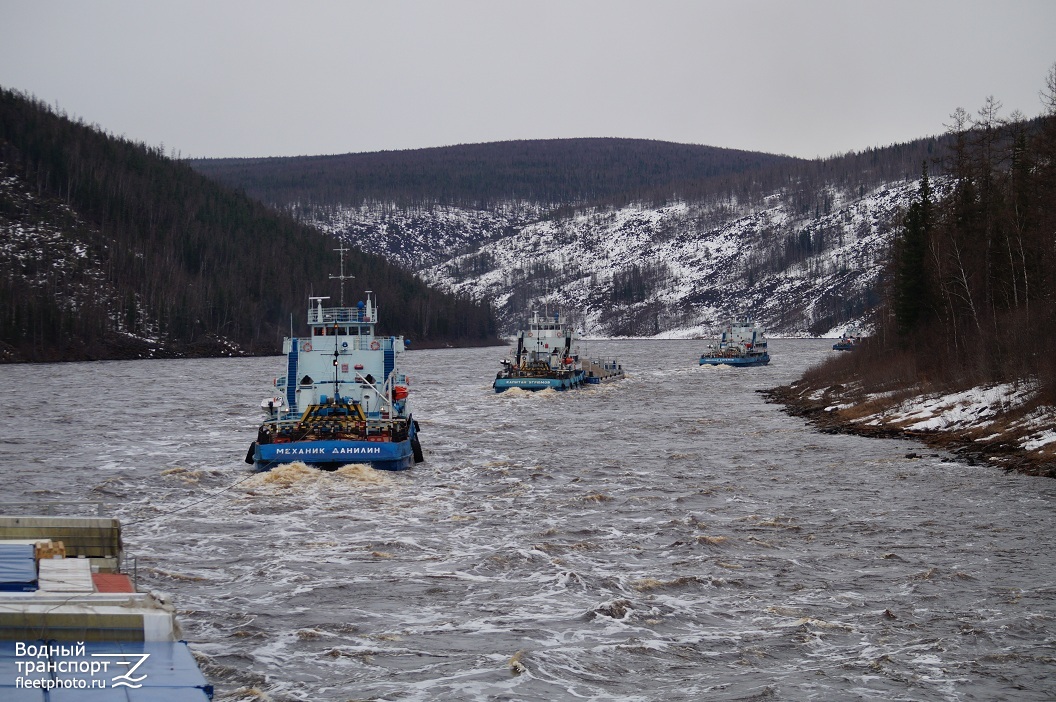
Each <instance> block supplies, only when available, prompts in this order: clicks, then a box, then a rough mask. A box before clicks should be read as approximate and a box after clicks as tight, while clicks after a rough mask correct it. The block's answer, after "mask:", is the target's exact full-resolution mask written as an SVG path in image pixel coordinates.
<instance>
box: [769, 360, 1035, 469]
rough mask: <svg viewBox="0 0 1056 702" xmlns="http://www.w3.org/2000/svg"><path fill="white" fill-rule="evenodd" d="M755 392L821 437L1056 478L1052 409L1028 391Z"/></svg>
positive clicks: (802, 387)
mask: <svg viewBox="0 0 1056 702" xmlns="http://www.w3.org/2000/svg"><path fill="white" fill-rule="evenodd" d="M759 392H760V393H762V394H763V395H764V396H765V397H766V399H767V401H768V402H771V403H774V404H779V405H782V406H783V408H784V411H785V412H787V413H788V414H790V415H792V416H796V417H803V418H804V419H806V420H807V421H808V422H810V423H811V424H812V425H813V426H814V427H815V428H816V429H818V430H819V431H822V432H825V433H832V434H838V433H843V434H854V435H857V436H866V437H876V438H885V439H911V440H914V441H918V442H920V443H923V444H925V445H926V446H928V447H931V448H933V449H937V450H942V451H945V452H948V453H950V454H952V455H953V456H955V457H956V458H957V459H958V460H962V461H965V462H967V463H969V464H972V465H989V466H993V467H995V468H998V469H1001V470H1005V471H1008V472H1012V471H1015V472H1019V473H1024V474H1027V475H1037V476H1044V477H1050V478H1056V431H1054V428H1056V421H1054V419H1056V408H1053V407H1051V406H1048V405H1044V404H1041V403H1040V402H1038V401H1037V400H1036V398H1034V397H1033V395H1032V392H1031V389H1030V387H1029V386H1025V385H1021V386H1011V385H1008V386H1006V385H1002V386H992V387H980V388H971V389H967V390H961V391H958V392H940V391H936V390H928V389H921V388H916V389H912V390H902V391H897V392H888V393H874V394H869V393H865V392H863V391H862V390H861V389H859V388H856V387H848V386H845V385H839V384H837V385H831V386H817V385H811V384H809V383H806V382H804V381H799V382H796V383H792V384H790V385H783V386H780V387H776V388H771V389H769V390H761V391H759ZM906 457H907V458H920V457H922V456H921V455H920V454H919V453H917V452H915V451H909V452H907V454H906Z"/></svg>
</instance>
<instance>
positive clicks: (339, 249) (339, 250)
mask: <svg viewBox="0 0 1056 702" xmlns="http://www.w3.org/2000/svg"><path fill="white" fill-rule="evenodd" d="M350 250H351V249H346V248H345V242H343V241H341V242H339V243H338V245H337V248H336V249H334V251H337V253H338V255H339V257H340V259H341V275H332V276H330V280H340V281H341V297H340V306H341V307H344V306H345V281H346V280H352V279H353V278H355V277H356V276H354V275H345V252H346V251H350Z"/></svg>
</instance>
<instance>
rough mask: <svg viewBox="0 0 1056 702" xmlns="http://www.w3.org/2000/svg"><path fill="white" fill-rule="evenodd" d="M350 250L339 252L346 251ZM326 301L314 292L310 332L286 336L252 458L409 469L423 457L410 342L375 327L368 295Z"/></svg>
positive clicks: (261, 463) (261, 462)
mask: <svg viewBox="0 0 1056 702" xmlns="http://www.w3.org/2000/svg"><path fill="white" fill-rule="evenodd" d="M345 250H346V249H344V248H340V249H338V251H340V252H341V253H342V255H343V254H344V251H345ZM341 264H342V265H341V275H340V276H331V278H339V279H340V280H341V281H342V293H341V297H342V299H341V306H340V307H324V306H323V301H324V300H328V299H330V298H328V297H310V298H309V306H308V328H309V332H308V336H307V337H304V338H297V337H291V338H287V339H286V340H285V341H284V342H283V353H284V354H285V356H286V360H285V363H284V369H283V370H284V374H283V375H281V376H280V377H278V378H276V379H275V383H274V384H275V387H276V388H277V390H278V394H277V395H276V396H274V397H268V398H265V399H264V400H263V401H262V402H261V403H260V406H261V409H262V410H264V412H265V415H266V417H265V419H264V421H263V423H262V424H261V425H260V428H259V429H258V430H257V440H256V441H254V442H253V443H252V444H251V445H250V447H249V453H248V454H247V455H246V463H251V464H253V466H254V468H255V469H256V470H258V471H263V470H269V469H271V468H273V467H274V466H277V465H279V464H282V463H292V462H294V461H302V462H304V463H307V464H309V465H314V466H317V467H320V468H324V469H330V470H336V469H337V468H340V467H341V466H343V465H347V464H349V463H366V464H369V465H370V466H372V467H374V468H377V469H380V470H402V469H404V468H410V467H411V466H413V465H414V464H415V463H419V462H421V461H422V459H423V456H422V448H421V444H420V443H419V441H418V423H417V422H416V421H415V420H414V419H413V418H412V417H411V414H410V410H409V407H408V393H409V389H408V379H407V376H406V375H404V374H403V373H402V372H401V371H400V369H399V367H398V363H397V357H398V356H399V355H400V353H402V352H403V350H404V347H405V346H406V345H408V344H409V343H410V342H407V341H404V339H403V337H402V336H389V337H379V336H377V335H376V333H375V325H376V324H377V322H378V308H377V305H376V304H375V302H374V300H372V299H371V297H370V295H371V291H369V290H368V291H367V292H366V298H367V299H366V301H365V302H364V301H360V302H358V303H357V304H356V306H354V307H345V306H344V289H343V283H344V280H346V279H347V278H349V277H350V276H345V274H344V259H343V258H342V261H341Z"/></svg>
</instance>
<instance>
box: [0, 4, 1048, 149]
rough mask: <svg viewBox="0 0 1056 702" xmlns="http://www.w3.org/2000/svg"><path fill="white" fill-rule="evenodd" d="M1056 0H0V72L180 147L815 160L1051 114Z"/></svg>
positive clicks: (64, 104)
mask: <svg viewBox="0 0 1056 702" xmlns="http://www.w3.org/2000/svg"><path fill="white" fill-rule="evenodd" d="M1053 63H1056V0H1005V1H1004V2H1000V3H998V2H996V1H993V2H980V1H978V0H942V1H938V0H877V1H873V0H861V1H855V0H814V1H812V0H799V1H795V0H784V1H782V0H727V1H723V2H719V1H714V0H699V1H697V2H692V1H690V0H642V1H637V0H589V1H581V2H577V1H576V0H526V1H524V2H504V1H503V0H479V1H478V0H433V1H427V0H403V1H401V0H370V1H366V0H348V1H345V2H336V1H335V2H319V1H317V0H296V1H290V2H279V1H278V0H254V1H250V0H179V1H166V0H110V1H107V0H98V1H97V0H0V85H2V86H3V87H5V88H14V89H18V90H22V91H25V92H28V93H31V94H33V95H35V96H36V97H38V98H40V99H41V100H44V101H45V102H47V103H49V104H52V105H57V106H58V107H59V108H61V109H63V110H65V111H66V112H67V113H68V114H70V115H71V116H76V117H80V118H82V119H84V120H85V121H86V122H89V123H97V124H99V125H100V126H102V127H103V128H104V129H106V130H107V131H109V132H111V133H114V134H117V135H123V136H126V137H128V138H130V139H134V140H137V141H144V142H146V143H148V144H151V145H155V146H156V145H159V144H164V145H165V149H166V151H178V152H180V153H181V154H182V156H184V157H188V156H191V157H212V156H292V155H300V154H333V153H347V152H363V151H378V150H386V149H412V148H420V147H429V146H445V145H449V144H459V143H476V142H487V141H500V140H506V139H543V138H561V137H633V138H646V139H661V140H665V141H675V142H682V143H693V144H709V145H713V146H724V147H730V148H738V149H747V150H752V151H769V152H774V153H784V154H790V155H793V156H802V157H806V158H814V157H816V156H830V155H833V154H837V153H843V152H845V151H850V150H855V151H857V150H861V149H865V148H868V147H871V146H885V145H888V144H892V143H896V142H902V141H908V140H910V139H915V138H917V137H922V136H928V135H932V134H939V133H942V132H943V131H944V127H943V123H944V122H948V121H949V119H948V118H949V114H950V113H951V112H953V110H954V109H955V108H957V107H964V108H966V109H967V110H968V111H969V112H971V113H973V114H974V113H975V111H976V109H977V108H978V107H980V106H981V105H982V103H983V101H984V100H985V99H986V97H987V96H988V95H993V96H995V97H996V98H997V99H998V100H1000V101H1001V102H1002V103H1003V105H1004V110H1003V113H1004V114H1006V115H1007V114H1009V113H1011V112H1012V111H1013V110H1019V111H1021V112H1022V113H1024V114H1025V115H1027V116H1036V115H1038V114H1039V113H1040V112H1041V103H1040V101H1039V98H1038V92H1039V91H1040V90H1041V89H1042V87H1043V86H1044V82H1045V76H1046V74H1047V72H1048V70H1049V68H1050V67H1051V66H1052V65H1053Z"/></svg>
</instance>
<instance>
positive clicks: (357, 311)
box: [308, 307, 378, 324]
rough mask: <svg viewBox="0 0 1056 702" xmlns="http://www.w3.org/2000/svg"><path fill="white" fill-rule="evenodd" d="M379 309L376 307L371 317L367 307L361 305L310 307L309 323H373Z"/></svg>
mask: <svg viewBox="0 0 1056 702" xmlns="http://www.w3.org/2000/svg"><path fill="white" fill-rule="evenodd" d="M377 316H378V310H377V308H375V309H374V316H373V317H371V316H370V315H368V314H367V313H366V310H365V309H361V308H359V307H323V308H322V309H320V308H318V307H309V308H308V324H349V323H352V322H356V323H360V324H373V323H374V322H375V321H377Z"/></svg>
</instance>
